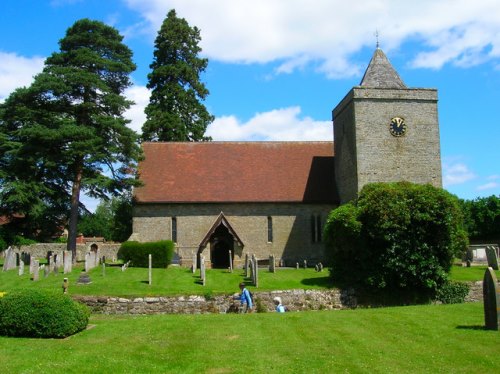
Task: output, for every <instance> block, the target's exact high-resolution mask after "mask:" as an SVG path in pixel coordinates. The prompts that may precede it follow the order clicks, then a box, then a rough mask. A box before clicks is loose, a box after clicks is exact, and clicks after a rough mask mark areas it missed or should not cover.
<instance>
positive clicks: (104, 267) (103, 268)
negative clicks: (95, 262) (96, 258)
mask: <svg viewBox="0 0 500 374" xmlns="http://www.w3.org/2000/svg"><path fill="white" fill-rule="evenodd" d="M102 276H103V277H105V276H106V262H104V261H103V262H102Z"/></svg>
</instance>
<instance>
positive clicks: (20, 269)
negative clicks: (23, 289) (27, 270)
mask: <svg viewBox="0 0 500 374" xmlns="http://www.w3.org/2000/svg"><path fill="white" fill-rule="evenodd" d="M18 274H19V275H23V274H24V261H23V260H19V272H18Z"/></svg>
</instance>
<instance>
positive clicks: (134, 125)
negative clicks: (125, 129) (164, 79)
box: [123, 86, 150, 134]
mask: <svg viewBox="0 0 500 374" xmlns="http://www.w3.org/2000/svg"><path fill="white" fill-rule="evenodd" d="M149 95H150V92H149V90H148V89H147V88H146V87H145V86H132V87H130V88H128V89H127V90H125V96H126V97H127V99H129V100H132V101H133V102H134V103H135V104H134V105H132V106H131V107H130V109H129V110H127V111H126V112H125V113H124V114H123V116H124V117H125V118H127V119H129V120H131V122H130V124H129V125H128V126H129V127H130V128H131V129H132V130H134V131H135V132H137V133H138V134H140V133H141V128H142V125H143V124H144V122H146V114H145V113H144V109H145V108H146V106H147V105H148V103H149Z"/></svg>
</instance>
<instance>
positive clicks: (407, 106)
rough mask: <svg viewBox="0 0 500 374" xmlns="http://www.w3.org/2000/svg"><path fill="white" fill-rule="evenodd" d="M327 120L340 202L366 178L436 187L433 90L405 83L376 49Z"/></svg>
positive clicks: (438, 182)
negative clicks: (356, 82) (358, 79)
mask: <svg viewBox="0 0 500 374" xmlns="http://www.w3.org/2000/svg"><path fill="white" fill-rule="evenodd" d="M333 119H334V146H335V157H334V159H335V181H336V185H337V190H338V194H339V197H340V203H341V204H342V203H345V202H348V201H349V200H352V199H354V198H356V197H357V194H358V192H359V191H360V190H361V188H362V187H363V186H364V185H365V184H367V183H371V182H396V181H409V182H413V183H422V184H424V183H430V184H432V185H433V186H436V187H441V186H442V182H441V157H440V146H439V124H438V113H437V90H436V89H428V88H408V87H406V85H405V84H404V82H403V81H402V80H401V78H400V77H399V75H398V73H397V72H396V71H395V70H394V68H393V67H392V65H391V63H390V62H389V60H388V59H387V57H386V55H385V54H384V52H383V51H382V50H381V49H380V48H378V47H377V49H376V50H375V52H374V54H373V57H372V59H371V61H370V64H369V65H368V68H367V69H366V72H365V75H364V76H363V79H362V80H361V83H360V85H359V86H356V87H353V88H352V89H351V91H350V92H349V93H348V94H347V95H346V96H345V97H344V99H343V100H342V101H341V102H340V103H339V104H338V105H337V106H336V107H335V109H334V110H333Z"/></svg>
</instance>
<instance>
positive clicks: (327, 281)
mask: <svg viewBox="0 0 500 374" xmlns="http://www.w3.org/2000/svg"><path fill="white" fill-rule="evenodd" d="M300 283H302V284H303V285H306V286H318V287H325V288H331V287H333V283H332V279H331V278H330V277H329V276H324V277H321V278H305V279H302V280H301V281H300Z"/></svg>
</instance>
